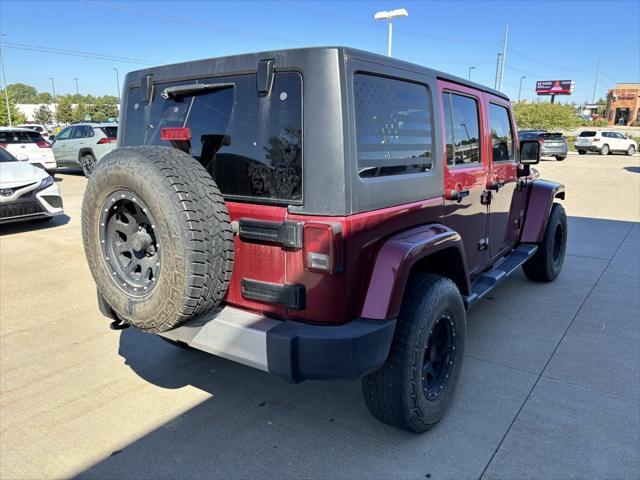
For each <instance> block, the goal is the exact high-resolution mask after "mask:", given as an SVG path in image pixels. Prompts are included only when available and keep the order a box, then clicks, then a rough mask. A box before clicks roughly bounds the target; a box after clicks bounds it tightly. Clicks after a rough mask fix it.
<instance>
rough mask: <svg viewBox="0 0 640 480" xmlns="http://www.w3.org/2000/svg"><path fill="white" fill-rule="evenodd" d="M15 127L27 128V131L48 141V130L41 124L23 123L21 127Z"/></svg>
mask: <svg viewBox="0 0 640 480" xmlns="http://www.w3.org/2000/svg"><path fill="white" fill-rule="evenodd" d="M17 126H18V127H20V128H28V129H29V130H33V131H34V132H38V133H39V134H40V135H41V136H42V138H44V139H45V140H46V141H47V142H48V141H49V129H48V128H47V126H46V125H43V124H42V123H23V124H22V125H17Z"/></svg>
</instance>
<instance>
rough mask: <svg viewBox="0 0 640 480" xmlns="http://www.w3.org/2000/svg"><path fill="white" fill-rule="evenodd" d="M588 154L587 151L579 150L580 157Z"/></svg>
mask: <svg viewBox="0 0 640 480" xmlns="http://www.w3.org/2000/svg"><path fill="white" fill-rule="evenodd" d="M586 153H587V151H586V150H578V155H585V154H586Z"/></svg>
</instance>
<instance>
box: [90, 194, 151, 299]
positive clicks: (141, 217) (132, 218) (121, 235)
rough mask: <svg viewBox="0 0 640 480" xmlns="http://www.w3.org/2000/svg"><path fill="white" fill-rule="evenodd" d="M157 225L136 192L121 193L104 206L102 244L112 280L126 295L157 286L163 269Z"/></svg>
mask: <svg viewBox="0 0 640 480" xmlns="http://www.w3.org/2000/svg"><path fill="white" fill-rule="evenodd" d="M155 228H156V223H155V220H154V219H153V216H152V215H151V213H150V211H149V208H148V207H147V206H146V205H145V203H144V202H143V201H142V200H141V199H140V198H138V197H137V196H136V195H135V194H134V193H133V192H131V191H128V190H118V191H116V192H114V193H112V194H111V195H110V196H109V197H108V198H107V200H106V201H105V203H104V205H103V207H102V215H101V219H100V242H101V246H102V255H103V259H104V261H105V263H106V265H107V267H108V269H109V271H110V272H111V274H112V278H113V280H114V281H115V282H116V283H117V284H118V286H119V287H120V288H122V289H123V290H124V291H125V292H126V293H127V294H129V295H133V296H144V295H147V294H148V293H150V292H151V291H152V290H153V288H154V287H155V285H156V283H157V280H158V277H159V275H160V269H161V266H162V262H161V252H160V245H159V243H158V240H157V238H156V231H155Z"/></svg>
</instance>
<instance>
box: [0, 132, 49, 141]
mask: <svg viewBox="0 0 640 480" xmlns="http://www.w3.org/2000/svg"><path fill="white" fill-rule="evenodd" d="M44 141H45V140H44V138H42V136H41V135H40V134H39V133H38V132H33V131H31V132H21V131H0V143H37V142H44Z"/></svg>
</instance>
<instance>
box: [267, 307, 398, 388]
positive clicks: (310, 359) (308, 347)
mask: <svg viewBox="0 0 640 480" xmlns="http://www.w3.org/2000/svg"><path fill="white" fill-rule="evenodd" d="M395 326H396V321H395V320H370V319H364V318H356V319H353V320H351V321H350V322H348V323H345V324H344V325H338V326H322V325H308V324H305V323H300V322H295V321H292V320H287V321H284V322H282V323H280V324H279V325H277V326H276V327H274V328H272V329H271V330H269V331H268V332H267V367H268V369H269V373H272V374H274V375H277V376H279V377H283V378H285V379H287V380H289V381H291V382H294V383H297V382H301V381H303V380H337V379H355V378H360V377H362V376H363V375H366V374H367V373H371V372H373V371H375V370H377V369H378V368H380V367H381V366H382V364H383V363H384V362H385V360H386V359H387V356H388V355H389V350H390V348H391V342H392V340H393V334H394V331H395Z"/></svg>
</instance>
